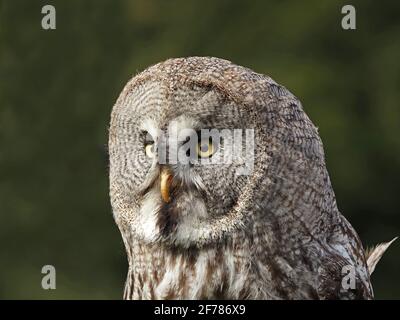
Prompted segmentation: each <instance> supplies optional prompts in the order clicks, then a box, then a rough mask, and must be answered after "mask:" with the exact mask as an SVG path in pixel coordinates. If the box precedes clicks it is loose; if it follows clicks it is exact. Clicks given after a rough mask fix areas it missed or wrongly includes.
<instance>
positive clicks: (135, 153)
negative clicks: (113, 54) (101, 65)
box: [109, 57, 373, 299]
mask: <svg viewBox="0 0 400 320" xmlns="http://www.w3.org/2000/svg"><path fill="white" fill-rule="evenodd" d="M171 121H176V122H177V123H178V124H179V125H180V126H182V127H190V128H193V129H195V130H199V129H202V128H217V129H225V128H228V129H229V128H230V129H233V128H242V129H254V133H255V136H254V138H255V141H254V143H255V161H254V169H253V172H252V174H250V175H247V176H246V175H241V176H237V175H235V172H236V170H237V169H238V164H234V163H233V164H232V163H230V164H219V165H209V166H201V165H194V166H187V165H186V166H185V165H180V164H177V165H160V164H158V163H157V161H156V160H155V159H149V157H146V154H145V142H144V137H143V132H147V134H150V135H151V136H153V139H154V140H157V137H158V135H159V133H160V131H162V132H168V126H169V124H170V122H171ZM224 143H226V144H229V141H225V142H224ZM109 153H110V197H111V203H112V207H113V213H114V217H115V221H116V223H117V225H118V226H119V228H120V231H121V234H122V237H123V240H124V244H125V247H126V251H127V255H128V262H129V270H128V276H127V281H126V286H125V293H124V298H126V299H168V298H169V299H185V298H186V299H199V298H207V299H212V298H228V299H244V298H246V299H337V298H343V299H346V298H367V299H369V298H372V297H373V292H372V287H371V284H370V275H369V272H368V267H367V264H366V257H365V253H364V249H363V247H362V244H361V242H360V240H359V238H358V236H357V234H356V232H355V231H354V229H353V228H352V226H351V225H350V223H349V222H348V221H347V220H346V219H345V218H344V217H343V216H342V215H341V213H340V212H339V210H338V208H337V205H336V201H335V195H334V192H333V190H332V186H331V183H330V179H329V175H328V172H327V170H326V166H325V160H324V152H323V147H322V143H321V140H320V138H319V135H318V130H317V128H316V127H315V126H314V125H313V124H312V122H311V121H310V119H309V118H308V117H307V115H306V114H305V112H304V111H303V107H302V105H301V103H300V102H299V100H298V99H297V98H296V97H295V96H293V95H292V94H291V93H290V92H289V91H288V90H287V89H286V88H284V87H283V86H280V85H278V84H277V83H276V82H274V81H273V80H272V79H271V78H269V77H268V76H265V75H261V74H258V73H255V72H253V71H251V70H250V69H247V68H244V67H240V66H237V65H234V64H232V63H231V62H229V61H226V60H222V59H217V58H202V57H191V58H181V59H170V60H167V61H165V62H163V63H160V64H157V65H155V66H152V67H150V68H148V69H147V70H145V71H144V72H142V73H140V74H138V75H137V76H135V77H134V78H133V79H132V80H130V81H129V82H128V84H127V85H126V86H125V88H124V90H123V91H122V93H121V94H120V96H119V98H118V100H117V102H116V104H115V105H114V108H113V111H112V115H111V123H110V133H109ZM242 160H243V161H246V159H245V158H243V159H242ZM243 161H242V162H243ZM166 167H167V168H168V170H169V171H170V172H171V175H172V176H173V181H172V182H171V183H172V184H171V188H172V189H171V190H173V193H172V194H171V198H172V199H171V202H169V203H165V201H163V195H162V194H161V191H160V185H161V184H162V182H161V178H160V176H161V174H162V170H166ZM344 267H350V268H352V269H353V270H354V276H355V287H354V288H353V289H351V288H350V289H346V288H345V287H343V285H342V282H343V276H344V275H343V268H344Z"/></svg>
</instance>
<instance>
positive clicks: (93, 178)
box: [0, 0, 400, 299]
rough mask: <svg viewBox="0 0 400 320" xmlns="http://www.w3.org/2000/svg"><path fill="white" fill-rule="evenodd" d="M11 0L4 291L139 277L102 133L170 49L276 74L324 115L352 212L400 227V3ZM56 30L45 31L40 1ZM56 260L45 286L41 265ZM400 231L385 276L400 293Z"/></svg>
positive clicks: (59, 294) (78, 294)
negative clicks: (353, 18)
mask: <svg viewBox="0 0 400 320" xmlns="http://www.w3.org/2000/svg"><path fill="white" fill-rule="evenodd" d="M351 3H352V4H353V5H354V6H355V7H356V10H357V30H349V31H345V30H343V29H342V28H341V19H342V17H343V15H342V14H341V12H340V11H341V8H342V6H343V5H345V4H348V3H347V1H346V2H345V1H319V0H309V1H307V2H304V1H303V2H300V1H252V2H247V1H228V0H222V1H204V0H203V1H178V0H174V1H149V0H141V1H139V0H133V1H110V0H96V1H94V0H86V1H78V0H71V1H54V0H51V1H50V0H49V1H28V0H25V1H21V0H2V1H0V218H1V220H0V298H6V299H23V298H26V299H31V298H34V299H41V298H45V299H53V298H76V299H84V298H89V299H90V298H100V299H103V298H104V299H106V298H107V299H108V298H111V299H119V298H120V297H121V294H122V289H123V284H124V280H125V275H126V269H127V264H126V258H125V253H124V248H123V244H122V240H121V238H120V235H119V232H118V229H117V227H116V226H115V224H114V221H113V218H112V213H111V209H110V205H109V199H108V184H107V168H106V167H107V165H106V158H105V156H104V154H103V148H102V147H103V145H104V144H106V143H107V127H108V121H109V114H110V111H111V107H112V105H113V103H114V102H115V100H116V98H117V96H118V94H119V92H120V91H121V90H122V87H123V86H124V84H125V83H126V81H127V80H128V79H129V78H130V77H131V76H132V75H133V74H135V73H136V72H138V71H140V70H143V69H144V68H146V67H147V66H149V65H151V64H154V63H156V62H159V61H161V60H165V59H167V58H170V57H180V56H191V55H199V56H217V57H222V58H225V59H228V60H232V61H233V62H235V63H237V64H240V65H244V66H247V67H250V68H252V69H254V70H256V71H257V72H260V73H265V74H268V75H270V76H271V77H272V78H274V79H275V80H276V81H278V82H279V83H281V84H283V85H285V86H286V87H287V88H288V89H289V90H291V91H292V92H293V93H294V94H295V95H296V96H298V97H299V98H300V100H301V101H302V103H303V105H304V107H305V110H306V112H307V113H308V114H309V116H310V118H311V119H312V120H313V121H314V123H315V124H316V125H317V126H318V127H319V128H320V134H321V136H322V139H323V141H324V146H325V151H326V157H327V164H328V169H329V172H330V174H331V178H332V182H333V185H334V188H335V191H336V195H337V201H338V205H339V208H340V210H341V211H342V212H343V213H344V215H345V216H346V217H347V218H348V219H349V220H350V221H351V223H352V224H353V226H354V227H355V228H356V230H357V231H358V232H359V234H360V237H361V239H362V240H363V242H364V244H365V245H372V244H375V243H378V242H381V241H386V240H389V239H391V238H393V237H394V236H396V235H399V234H400V215H399V205H398V202H397V201H398V198H397V197H398V196H399V195H398V194H399V177H400V138H399V137H400V106H399V101H400V93H399V89H400V62H399V57H400V37H399V35H400V19H399V17H400V2H398V1H389V0H387V1H386V0H382V1H379V2H376V1H372V0H363V1H361V0H359V1H352V2H351ZM45 4H52V5H54V6H55V8H56V10H57V29H56V30H54V31H45V30H43V29H42V28H41V19H42V16H43V15H42V14H41V8H42V6H43V5H45ZM45 264H52V265H54V266H55V267H56V269H57V290H48V291H45V290H42V289H41V286H40V283H41V278H42V274H41V273H40V271H41V268H42V266H43V265H45ZM399 267H400V243H395V244H394V245H393V247H392V248H390V249H389V251H388V253H387V254H386V255H385V256H384V258H383V259H382V262H381V263H380V264H379V265H378V267H377V270H376V271H375V274H374V275H373V276H372V280H373V284H374V288H375V294H376V297H377V298H400V275H399V272H398V270H399Z"/></svg>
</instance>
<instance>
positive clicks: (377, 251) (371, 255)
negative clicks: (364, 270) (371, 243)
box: [365, 237, 398, 275]
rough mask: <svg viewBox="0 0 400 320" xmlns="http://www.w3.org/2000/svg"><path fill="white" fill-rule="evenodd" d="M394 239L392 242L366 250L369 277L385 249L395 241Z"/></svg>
mask: <svg viewBox="0 0 400 320" xmlns="http://www.w3.org/2000/svg"><path fill="white" fill-rule="evenodd" d="M397 238H398V237H396V238H394V239H393V240H392V241H389V242H384V243H380V244H378V245H377V246H375V247H372V248H369V249H367V250H366V253H365V256H366V257H367V265H368V271H369V274H370V275H371V274H372V272H374V270H375V267H376V265H377V263H378V262H379V260H380V259H381V258H382V256H383V254H384V253H385V252H386V250H387V248H389V246H390V245H391V244H392V243H393V242H394V241H395V240H396V239H397Z"/></svg>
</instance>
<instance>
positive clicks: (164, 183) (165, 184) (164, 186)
mask: <svg viewBox="0 0 400 320" xmlns="http://www.w3.org/2000/svg"><path fill="white" fill-rule="evenodd" d="M171 182H172V174H171V173H170V171H169V170H168V169H165V168H163V169H162V170H161V186H160V191H161V197H162V199H163V201H164V202H165V203H168V202H170V201H171V197H170V194H169V192H170V191H169V190H170V186H171Z"/></svg>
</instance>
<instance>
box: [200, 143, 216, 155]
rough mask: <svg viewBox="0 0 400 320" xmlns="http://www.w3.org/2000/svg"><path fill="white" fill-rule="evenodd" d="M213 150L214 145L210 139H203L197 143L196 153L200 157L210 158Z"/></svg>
mask: <svg viewBox="0 0 400 320" xmlns="http://www.w3.org/2000/svg"><path fill="white" fill-rule="evenodd" d="M214 152H215V147H214V145H213V143H212V141H211V140H203V141H200V142H199V143H198V144H197V155H198V156H199V157H200V158H210V157H211V156H212V155H213V154H214Z"/></svg>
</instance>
